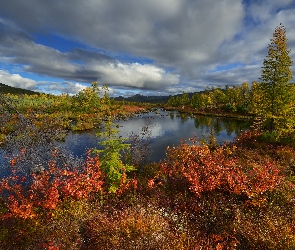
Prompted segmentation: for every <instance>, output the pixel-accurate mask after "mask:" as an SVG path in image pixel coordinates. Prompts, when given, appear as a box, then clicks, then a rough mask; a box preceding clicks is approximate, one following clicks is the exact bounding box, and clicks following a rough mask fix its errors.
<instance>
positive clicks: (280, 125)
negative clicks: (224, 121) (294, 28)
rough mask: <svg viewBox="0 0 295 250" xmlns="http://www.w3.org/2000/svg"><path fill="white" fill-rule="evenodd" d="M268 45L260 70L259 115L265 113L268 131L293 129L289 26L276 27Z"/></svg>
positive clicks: (265, 123)
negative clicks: (287, 29) (287, 30)
mask: <svg viewBox="0 0 295 250" xmlns="http://www.w3.org/2000/svg"><path fill="white" fill-rule="evenodd" d="M270 41H271V43H270V44H269V45H268V55H267V57H266V59H264V61H263V67H262V74H261V78H260V80H261V83H260V90H261V97H262V98H261V99H260V101H259V105H258V106H259V108H258V115H260V116H262V117H263V121H264V126H265V127H266V128H267V129H268V130H269V131H276V132H279V134H281V133H282V132H287V131H288V132H290V130H293V129H294V123H295V119H294V93H293V90H294V88H293V86H292V84H290V80H291V79H292V70H291V66H292V64H293V62H292V60H291V58H290V55H289V54H290V51H291V50H290V49H289V48H288V46H287V37H286V28H285V27H284V26H283V25H282V24H280V25H279V26H278V27H276V29H275V32H274V34H273V38H272V39H271V40H270Z"/></svg>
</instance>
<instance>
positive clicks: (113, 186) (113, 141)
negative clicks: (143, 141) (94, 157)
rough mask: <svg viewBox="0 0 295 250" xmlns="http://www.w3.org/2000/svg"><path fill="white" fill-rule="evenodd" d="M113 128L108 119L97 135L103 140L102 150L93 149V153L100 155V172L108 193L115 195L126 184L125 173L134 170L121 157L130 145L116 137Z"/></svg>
mask: <svg viewBox="0 0 295 250" xmlns="http://www.w3.org/2000/svg"><path fill="white" fill-rule="evenodd" d="M114 126H115V125H114V123H113V122H112V121H111V119H110V118H109V119H108V120H107V121H106V123H105V130H104V131H103V132H100V133H98V134H97V135H98V136H99V137H102V138H103V140H102V141H101V142H100V143H99V144H100V145H102V146H103V147H104V149H101V150H99V149H94V152H95V153H98V154H99V155H100V164H101V170H102V171H103V173H104V174H105V179H106V183H107V185H108V189H109V192H110V193H115V192H116V191H117V190H118V188H119V187H120V186H122V185H124V184H126V183H127V176H126V173H128V172H130V171H133V170H135V168H134V167H133V166H131V165H128V164H124V163H123V161H122V156H123V154H126V153H127V152H126V151H128V150H129V148H130V144H127V143H125V141H126V139H125V138H119V137H118V136H117V134H118V130H117V129H115V128H114Z"/></svg>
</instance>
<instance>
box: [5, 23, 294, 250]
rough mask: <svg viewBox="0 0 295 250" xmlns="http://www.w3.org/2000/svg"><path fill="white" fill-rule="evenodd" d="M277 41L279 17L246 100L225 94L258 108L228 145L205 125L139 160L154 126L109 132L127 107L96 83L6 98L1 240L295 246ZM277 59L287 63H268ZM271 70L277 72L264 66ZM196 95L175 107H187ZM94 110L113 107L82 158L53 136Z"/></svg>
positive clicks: (290, 117)
mask: <svg viewBox="0 0 295 250" xmlns="http://www.w3.org/2000/svg"><path fill="white" fill-rule="evenodd" d="M282 41H284V42H286V41H287V39H286V38H285V29H284V27H283V26H279V27H278V28H277V29H276V30H275V33H274V38H273V39H272V43H271V44H270V45H269V56H268V57H267V60H266V61H265V62H264V66H263V69H264V71H263V72H262V77H261V80H262V81H261V82H260V83H258V82H257V83H256V84H255V85H254V84H253V85H252V87H251V88H250V89H249V88H248V90H247V91H245V94H243V95H240V96H239V98H242V99H239V98H238V99H237V100H236V101H233V100H234V99H232V101H231V105H232V106H231V107H235V108H236V109H237V110H236V111H237V112H241V113H243V112H244V111H243V108H242V107H247V111H246V113H251V114H252V113H253V115H254V116H255V118H256V120H255V122H256V124H254V126H253V129H252V130H249V131H246V132H244V133H242V134H241V135H240V136H238V137H237V138H235V140H234V141H233V142H232V143H225V144H223V145H218V144H217V143H216V140H215V139H214V137H213V136H212V135H210V136H209V137H208V138H207V139H206V138H205V139H204V138H203V139H202V140H200V138H196V137H194V138H191V140H190V141H189V142H186V141H183V142H182V143H181V144H180V145H178V146H175V147H170V148H167V152H166V158H165V160H163V161H162V162H158V163H152V164H147V163H146V162H145V161H144V158H145V157H146V156H147V155H146V154H147V152H148V151H149V146H150V145H149V144H148V143H147V141H146V140H144V138H145V137H146V138H148V137H149V134H150V132H149V129H148V125H147V126H146V127H144V128H143V130H142V134H141V135H134V134H133V136H132V138H133V140H134V141H133V143H131V144H127V143H126V142H125V140H124V138H118V137H117V136H116V135H117V132H116V128H115V127H114V125H113V123H112V120H111V119H112V118H113V117H114V116H116V115H118V113H117V112H118V110H121V109H122V108H123V107H124V106H122V104H119V103H112V100H111V99H110V98H109V97H108V96H107V94H106V92H104V93H102V95H100V96H98V94H97V93H98V92H100V91H101V89H98V86H97V84H96V83H94V84H93V85H92V87H91V88H87V89H85V90H83V91H81V92H80V93H79V94H78V95H77V96H75V97H74V98H72V97H69V96H67V95H64V96H62V97H56V100H55V101H53V100H52V99H54V97H47V96H45V95H44V96H42V95H41V98H44V102H42V103H38V104H37V98H33V97H32V100H31V103H30V104H28V106H27V108H23V109H22V108H21V107H25V105H24V104H23V103H22V106H21V105H20V106H17V105H15V103H21V102H23V100H17V97H14V96H9V98H10V99H8V98H5V99H3V105H2V106H3V113H2V115H1V122H2V124H4V125H5V126H3V127H4V128H3V130H2V131H1V133H2V135H3V138H4V140H3V141H4V143H3V147H2V148H3V152H4V157H5V159H6V161H5V162H6V163H7V165H8V166H9V168H10V170H7V171H6V172H5V173H4V177H3V178H2V180H1V182H0V193H1V198H0V246H1V247H2V248H3V249H294V248H295V217H294V214H295V213H294V212H295V211H294V208H295V167H294V166H295V145H294V140H293V138H294V123H293V122H294V113H293V111H294V103H293V96H292V95H289V93H290V90H293V88H294V87H293V85H292V84H290V83H289V81H290V79H291V76H292V75H291V73H290V65H291V63H290V61H288V53H287V52H288V50H287V47H286V46H285V47H284V46H281V45H282V44H281V42H282ZM280 46H281V47H280ZM275 51H277V54H276V55H274V56H272V53H275ZM285 52H286V53H285ZM273 58H275V59H273ZM278 58H279V59H278ZM275 60H281V61H279V62H280V63H275V62H276V61H275ZM282 63H283V64H282ZM280 65H285V69H281V68H280V70H281V71H280V72H279V71H278V70H270V71H268V69H269V67H272V68H273V69H277V68H278V67H280ZM288 69H289V70H288ZM273 72H279V73H278V75H275V74H274V75H273V76H272V77H270V75H271V74H272V73H273ZM105 88H106V86H105V87H104V89H105ZM104 89H102V91H104ZM243 89H247V88H246V84H243V85H242V86H241V87H234V88H228V91H229V92H226V91H224V90H220V91H219V90H218V91H217V89H212V90H210V91H207V92H206V91H205V92H204V93H202V94H199V96H198V97H194V98H193V99H192V100H195V101H196V100H198V98H201V96H202V95H203V94H204V96H205V95H206V98H208V97H210V95H212V96H214V95H213V94H214V93H219V94H220V95H221V96H223V95H225V96H226V95H228V94H229V93H232V92H233V93H238V92H241V93H243V91H242V90H243ZM233 90H234V91H233ZM254 90H255V91H256V92H255V91H254ZM269 90H275V93H278V96H280V97H283V101H282V102H281V101H280V102H278V96H276V95H273V93H274V92H273V91H269ZM236 91H237V92H236ZM210 93H211V94H210ZM212 93H213V94H212ZM256 95H257V96H258V97H259V98H258V97H257V98H256V97H255V96H256ZM204 96H203V97H204ZM233 96H235V95H233ZM45 97H46V98H48V99H47V102H46V98H45ZM203 97H202V98H203ZM51 98H52V99H51ZM12 99H13V100H14V101H13V102H12V101H11V100H12ZM28 99H30V98H29V97H28ZM28 99H27V100H28ZM183 99H186V97H185V94H184V95H183ZM192 100H190V103H184V102H182V103H181V105H180V106H179V105H178V106H179V107H180V109H182V107H183V106H184V108H185V107H187V106H190V105H192V103H193V102H192ZM210 100H211V101H212V100H213V99H210ZM246 100H247V101H246ZM253 100H255V101H253ZM34 102H36V104H35V106H36V107H35V108H34V105H33V103H34ZM93 103H95V105H92V104H93ZM196 103H197V102H195V104H194V105H196ZM55 104H56V105H55ZM170 104H171V102H170ZM246 104H247V105H246ZM120 105H121V106H120ZM208 105H211V106H206V107H205V108H204V110H205V111H206V109H208V110H213V109H216V110H222V109H224V108H225V107H223V105H225V106H228V107H229V103H228V100H227V103H215V104H214V102H213V101H212V102H211V104H208ZM243 105H244V106H243ZM270 106H271V107H272V108H269V107H270ZM127 107H131V106H127ZM196 107H197V106H195V107H194V108H196ZM238 107H241V108H239V111H238ZM125 108H126V107H125ZM142 108H143V110H144V107H142ZM127 109H128V108H127ZM134 109H135V110H134V111H136V112H137V111H139V109H137V107H136V108H134ZM200 109H202V108H200V107H198V110H200ZM40 110H43V111H44V112H41V111H40ZM61 110H63V111H62V112H61ZM125 111H126V110H125ZM120 112H121V111H120ZM126 112H127V111H126ZM233 112H234V110H233ZM22 113H24V115H22ZM67 114H68V118H67V121H68V122H66V123H65V124H64V125H63V126H61V124H62V122H64V121H65V120H64V119H61V118H60V116H67ZM90 114H91V115H97V118H98V120H99V121H100V119H99V118H101V119H102V121H103V120H104V119H107V118H109V119H107V120H106V121H105V122H106V123H105V124H106V129H105V130H104V132H103V133H102V134H100V135H101V136H103V137H104V139H105V140H104V141H103V142H102V145H103V146H104V149H102V150H88V151H87V152H85V157H84V158H77V157H74V156H73V155H71V154H70V153H69V152H67V151H65V150H64V149H63V148H61V147H59V146H58V144H57V143H56V139H59V138H60V136H61V135H62V134H63V132H64V129H65V128H66V129H68V128H70V127H71V126H73V127H75V126H77V123H78V122H79V121H81V120H82V118H81V117H84V116H85V117H86V116H87V115H89V116H90ZM38 115H40V116H38ZM79 115H80V116H81V117H79ZM83 121H84V120H83ZM38 122H39V123H38ZM73 127H72V129H73ZM135 146H136V147H135ZM139 159H142V160H140V161H139Z"/></svg>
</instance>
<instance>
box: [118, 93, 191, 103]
mask: <svg viewBox="0 0 295 250" xmlns="http://www.w3.org/2000/svg"><path fill="white" fill-rule="evenodd" d="M193 94H194V93H188V95H189V97H190V98H191V97H192V96H193ZM181 95H182V94H178V95H173V96H174V97H176V96H181ZM171 97H172V95H169V96H144V95H140V94H136V95H134V96H130V97H123V96H119V97H115V98H114V99H115V100H117V101H123V100H124V101H127V102H147V103H167V102H168V100H169V98H171Z"/></svg>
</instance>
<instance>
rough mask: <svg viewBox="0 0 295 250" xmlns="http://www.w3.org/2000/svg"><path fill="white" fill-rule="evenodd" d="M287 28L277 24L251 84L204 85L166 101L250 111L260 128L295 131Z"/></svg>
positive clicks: (214, 109) (198, 107)
mask: <svg viewBox="0 0 295 250" xmlns="http://www.w3.org/2000/svg"><path fill="white" fill-rule="evenodd" d="M287 40H288V39H287V37H286V28H285V27H284V26H283V25H282V24H280V25H279V26H278V27H277V28H276V29H275V32H274V34H273V37H272V39H271V40H270V41H271V43H270V44H269V45H268V55H267V56H266V58H265V59H264V61H263V66H262V70H261V77H260V78H259V80H258V81H253V82H252V84H251V86H249V84H248V83H247V82H244V83H243V84H242V85H241V86H233V87H229V86H225V88H221V87H220V86H218V87H211V88H210V87H206V89H205V90H204V91H203V92H200V93H194V94H193V96H192V97H191V98H189V95H188V94H187V93H183V94H182V95H180V96H176V97H174V96H173V97H171V98H170V99H169V100H168V105H170V106H174V107H180V106H181V107H182V108H183V109H184V108H185V106H188V107H191V108H194V109H196V110H197V111H207V112H215V113H216V112H231V113H239V114H249V115H253V116H254V117H255V119H257V120H259V121H260V123H259V124H260V127H259V129H262V130H265V131H268V132H271V133H275V134H276V136H277V135H281V134H286V133H290V132H293V131H294V128H295V118H294V108H295V85H294V83H291V82H290V81H291V79H292V77H293V74H292V70H291V66H292V64H293V61H292V60H291V57H290V52H291V49H289V48H288V46H287Z"/></svg>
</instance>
